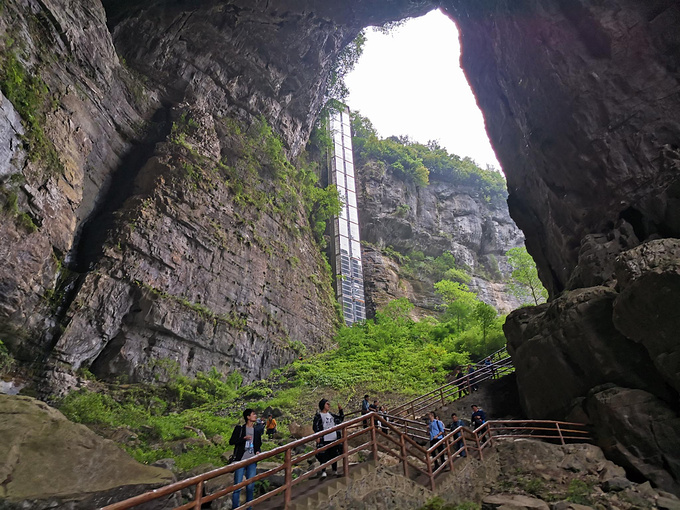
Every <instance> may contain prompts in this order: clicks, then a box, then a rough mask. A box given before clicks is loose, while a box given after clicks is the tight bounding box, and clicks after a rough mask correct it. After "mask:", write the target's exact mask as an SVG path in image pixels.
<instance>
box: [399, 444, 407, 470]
mask: <svg viewBox="0 0 680 510" xmlns="http://www.w3.org/2000/svg"><path fill="white" fill-rule="evenodd" d="M399 446H401V461H402V463H403V464H404V476H405V477H406V478H408V462H406V440H405V439H404V434H400V435H399Z"/></svg>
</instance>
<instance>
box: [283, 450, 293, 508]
mask: <svg viewBox="0 0 680 510" xmlns="http://www.w3.org/2000/svg"><path fill="white" fill-rule="evenodd" d="M283 464H284V466H285V478H284V480H285V486H286V489H285V490H284V492H283V508H284V509H287V508H288V507H289V506H290V501H291V500H292V499H293V466H292V463H291V450H290V448H288V449H287V450H286V453H285V454H284V460H283Z"/></svg>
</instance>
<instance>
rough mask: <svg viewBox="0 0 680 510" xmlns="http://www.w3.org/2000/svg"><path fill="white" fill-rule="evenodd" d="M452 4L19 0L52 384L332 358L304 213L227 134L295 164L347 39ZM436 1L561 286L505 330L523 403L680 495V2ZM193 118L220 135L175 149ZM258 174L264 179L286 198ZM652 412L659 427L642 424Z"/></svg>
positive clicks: (22, 234)
mask: <svg viewBox="0 0 680 510" xmlns="http://www.w3.org/2000/svg"><path fill="white" fill-rule="evenodd" d="M434 3H435V2H421V1H416V0H413V1H410V0H395V1H391V2H384V1H382V0H361V1H359V0H348V1H345V2H342V3H338V2H327V1H308V0H287V1H284V2H268V1H264V0H256V1H245V0H236V1H229V2H216V1H211V0H197V1H194V2H173V1H170V0H158V1H153V2H151V1H148V2H132V1H123V2H118V1H113V0H111V1H106V2H105V4H104V5H102V4H101V3H100V2H99V1H98V0H80V1H75V0H63V1H61V2H57V1H55V0H5V1H4V2H2V3H0V8H1V9H2V15H1V16H0V56H1V57H2V78H3V88H2V90H3V96H2V97H0V141H1V142H2V143H1V144H0V156H1V159H0V180H1V182H2V186H3V190H2V207H3V211H4V212H3V214H4V217H3V221H2V222H0V236H1V237H2V240H3V242H2V243H0V260H2V264H0V328H1V331H2V337H3V340H6V341H7V343H8V344H10V346H11V348H12V350H13V351H14V352H15V353H19V355H20V356H21V357H22V358H23V359H24V360H27V361H38V362H41V361H44V360H45V358H46V357H48V358H49V360H50V361H51V366H53V367H55V372H54V373H55V374H57V375H58V374H59V373H61V372H59V371H57V370H56V369H57V368H59V370H61V367H66V368H70V369H73V368H75V367H78V366H81V365H87V364H90V363H92V367H93V369H94V370H97V371H98V372H99V373H100V374H110V375H113V374H119V375H131V376H133V377H138V376H142V375H143V370H142V367H145V366H149V363H150V362H152V361H153V359H154V358H156V357H158V356H161V357H163V356H166V354H167V355H168V356H169V357H174V359H177V360H179V361H180V363H181V364H182V368H183V370H184V371H185V372H186V373H192V372H193V371H195V370H200V369H202V368H204V367H205V366H206V365H207V364H215V365H219V362H220V361H222V362H223V363H224V365H223V366H224V367H225V369H226V367H227V366H229V369H232V368H236V367H240V368H241V369H243V370H244V371H246V374H245V375H246V376H247V377H249V378H255V377H257V376H258V375H261V374H264V373H266V372H267V370H268V369H269V368H271V367H272V366H274V365H276V364H277V363H281V362H284V361H285V360H287V359H290V358H291V357H292V356H293V355H294V354H293V352H294V350H293V349H292V348H289V347H287V346H286V345H285V344H286V341H285V337H282V336H281V334H283V333H284V331H287V332H288V334H289V335H290V339H291V340H300V341H302V342H303V343H305V344H306V345H308V346H310V347H312V348H320V347H321V346H322V345H323V343H324V341H323V338H325V337H327V336H328V334H329V332H330V331H332V329H333V323H334V314H333V310H332V307H331V303H330V299H323V298H320V296H321V295H322V294H323V293H324V291H323V289H322V288H321V287H320V286H319V285H317V283H315V282H316V281H320V280H318V278H319V277H318V276H317V275H319V274H321V273H322V269H321V260H320V258H319V255H318V250H317V248H316V246H314V244H313V241H312V239H311V237H310V236H309V235H308V232H307V231H306V229H305V228H304V227H305V221H304V215H303V214H302V209H295V208H293V210H296V211H298V212H299V213H300V216H299V217H298V218H297V220H295V221H293V222H286V225H281V224H280V223H279V217H278V215H277V214H273V211H274V209H273V208H272V207H269V205H268V204H266V202H265V203H264V204H266V207H265V205H262V207H261V209H262V210H261V211H259V212H258V210H257V209H258V208H257V207H254V204H252V203H250V201H248V200H245V199H246V197H245V196H243V195H242V194H241V199H239V200H236V197H237V196H239V191H238V189H239V186H237V185H236V184H237V183H239V182H241V181H242V180H243V176H245V175H246V174H242V173H239V174H233V173H231V172H232V169H234V168H236V169H240V170H246V169H247V167H248V165H247V164H246V165H245V167H243V166H239V161H240V162H241V163H242V164H244V163H247V162H248V161H250V160H249V158H245V157H243V156H244V155H245V153H244V152H243V151H242V150H241V149H240V146H239V143H240V142H239V140H240V139H237V137H234V136H233V133H234V131H233V129H231V128H230V126H231V127H232V128H233V126H234V125H238V126H241V127H242V128H244V129H245V131H246V132H248V131H249V130H250V126H255V125H256V124H257V119H258V118H259V117H260V116H262V117H264V119H265V120H266V122H267V124H268V125H270V126H272V127H273V129H274V131H275V133H277V134H278V135H280V137H281V139H282V141H283V145H284V147H285V149H286V152H287V155H288V156H289V157H295V156H297V155H298V154H299V152H300V150H301V148H302V147H303V145H304V143H305V141H306V139H307V137H308V134H309V132H310V129H311V126H312V122H313V120H314V118H315V117H316V115H317V113H318V110H319V108H320V106H321V103H322V102H323V95H324V89H325V85H326V83H327V80H328V77H329V75H330V72H331V68H332V63H333V61H334V59H335V57H336V56H337V55H338V52H339V51H340V49H341V48H342V47H343V46H344V45H345V44H347V43H348V42H349V41H351V40H352V39H353V38H354V36H355V35H356V34H357V33H358V31H359V30H360V29H361V28H362V27H364V26H367V25H370V24H381V23H382V22H385V21H389V20H396V19H401V18H404V17H407V16H413V15H417V14H420V13H425V12H426V11H427V10H428V9H430V8H431V7H432V6H433V5H434ZM436 3H437V4H440V5H442V7H443V8H444V9H445V10H446V12H448V13H449V14H450V15H451V17H452V18H453V19H454V20H455V21H456V22H457V24H458V26H459V29H460V33H461V36H460V37H461V41H462V47H463V56H462V59H461V61H462V65H463V67H464V69H465V71H466V73H467V75H468V78H469V80H470V83H471V86H472V88H473V90H474V92H475V94H476V96H477V100H478V103H479V105H480V107H481V109H482V110H483V112H484V115H485V119H486V124H487V129H488V131H489V134H490V137H491V140H492V143H493V144H494V147H495V149H496V153H497V155H498V158H499V160H500V162H501V163H502V165H503V168H504V171H505V174H506V177H507V179H508V189H509V198H508V203H509V208H510V213H511V216H512V217H513V219H514V220H515V221H516V222H517V224H518V226H519V227H520V228H521V229H522V230H523V232H524V234H525V236H526V240H527V246H528V248H529V251H530V252H531V253H532V254H533V255H534V256H535V257H536V259H537V262H538V266H539V272H540V274H541V277H542V279H543V281H544V283H545V284H546V287H548V289H549V291H550V293H551V297H552V302H551V303H548V304H546V305H542V306H541V307H537V308H535V309H532V310H522V311H520V312H517V313H516V314H515V315H514V316H512V317H511V318H510V320H509V323H508V327H507V333H508V335H509V337H510V343H511V344H512V346H513V349H514V350H513V353H514V360H515V362H516V365H517V368H518V375H517V377H518V382H519V385H520V391H521V393H522V395H523V397H522V398H523V402H524V405H525V407H526V408H527V410H532V411H533V413H534V415H535V417H539V416H540V415H545V416H547V415H551V414H554V415H562V414H564V413H565V412H568V410H569V409H570V408H571V409H572V412H582V413H583V414H582V416H583V417H587V418H590V419H591V420H592V421H593V422H594V423H595V424H596V425H597V427H599V430H600V436H601V438H602V440H603V441H606V442H608V443H609V444H608V446H609V447H611V448H610V449H609V451H610V452H620V454H621V455H623V456H625V457H626V458H627V459H628V461H627V462H628V464H627V468H628V469H630V470H631V471H633V472H637V473H639V474H640V476H649V477H650V478H652V480H653V481H654V482H655V483H657V484H658V485H660V486H664V487H674V488H677V487H678V483H679V481H680V468H679V467H678V466H679V464H678V463H677V461H676V460H675V459H673V458H669V457H668V455H667V453H668V452H673V451H675V452H677V451H679V450H680V448H678V441H679V435H678V427H677V426H673V424H674V423H675V422H674V420H677V418H678V416H679V412H680V408H679V407H678V380H679V377H680V375H679V374H680V370H678V364H677V357H678V349H679V347H678V346H679V345H680V344H678V341H677V334H676V332H677V329H678V328H677V324H676V322H677V321H676V320H675V317H676V316H677V310H676V308H674V305H675V304H676V303H677V302H678V296H679V293H680V290H678V286H677V258H678V254H677V249H676V248H675V247H674V246H673V243H674V242H675V239H676V238H678V237H680V222H679V221H678V218H679V217H680V209H679V204H680V200H679V199H678V197H680V186H679V185H678V168H679V161H680V155H679V149H678V139H680V124H679V123H678V121H677V119H678V118H679V117H680V115H679V112H680V95H679V94H678V82H679V81H680V71H679V69H680V60H679V55H680V52H679V51H678V46H679V41H678V33H680V30H678V27H679V26H680V22H679V21H678V20H680V8H679V7H678V5H677V2H675V1H673V0H653V1H649V2H638V1H635V0H603V1H600V2H581V1H578V0H575V1H573V2H567V1H565V0H540V1H539V0H525V1H521V2H518V1H515V0H488V1H478V0H441V1H440V2H436ZM442 59H443V60H444V64H446V63H447V62H446V61H445V59H446V56H442ZM448 65H457V61H454V60H450V61H449V62H448ZM8 98H10V99H12V101H8ZM10 103H11V104H10ZM185 112H187V113H188V114H189V117H188V118H190V119H193V121H194V123H195V124H196V125H195V126H191V125H189V126H188V127H189V128H191V130H193V129H198V130H199V131H200V137H199V138H192V136H193V134H198V133H199V131H197V132H196V133H193V134H192V132H191V130H190V131H188V132H186V133H185V138H184V139H182V138H177V137H175V138H174V139H171V138H172V137H173V136H174V135H173V133H172V125H173V123H178V121H181V119H182V114H183V113H185ZM185 118H186V117H185ZM173 140H174V141H173ZM177 142H179V143H177ZM218 163H222V164H223V165H224V166H225V167H226V168H222V167H220V166H219V164H218ZM258 165H259V169H256V174H257V177H258V178H257V179H256V182H255V187H252V186H251V187H249V189H250V190H253V189H258V190H260V191H261V192H263V193H266V192H269V191H270V190H271V189H273V188H272V187H273V186H275V180H272V179H270V178H268V177H267V172H268V170H267V169H268V168H270V166H269V165H267V164H265V163H264V161H262V162H261V164H259V163H258ZM215 169H217V171H215ZM261 171H262V172H261ZM206 176H208V177H210V179H208V178H206ZM229 176H231V177H229ZM228 179H231V184H230V185H229V186H227V184H226V181H227V180H228ZM241 193H242V192H241ZM256 202H257V203H260V202H259V201H256ZM243 204H247V207H244V206H243ZM88 219H90V220H91V221H89V222H88V221H87V220H88ZM211 220H212V221H213V222H214V223H215V224H216V225H217V227H215V226H213V225H212V224H211ZM290 225H297V226H299V227H300V229H301V230H302V232H301V233H299V234H298V233H296V232H295V231H294V229H290V228H289V227H290ZM368 230H370V229H368ZM220 232H221V233H220ZM222 234H223V235H224V240H222ZM263 234H264V235H263ZM256 235H257V236H259V238H260V239H261V241H260V240H258V239H256V238H255V236H256ZM292 238H294V240H293V239H292ZM278 240H281V241H282V242H283V243H284V244H286V245H287V246H290V248H289V249H290V250H291V251H290V255H289V257H290V262H287V261H282V259H284V258H285V257H286V254H284V256H283V257H281V256H280V251H277V250H276V249H275V248H274V247H273V246H276V245H275V244H273V243H274V241H278ZM211 243H212V244H211ZM221 244H224V246H225V249H224V250H222V249H221V248H219V249H218V248H217V246H218V245H221ZM119 245H120V247H119ZM269 251H271V253H272V255H276V256H275V257H272V255H270V254H269V253H268V252H269ZM272 259H274V260H272ZM285 263H289V264H290V266H291V267H290V268H287V267H286V266H285ZM63 266H66V267H69V268H70V269H71V270H73V271H75V272H76V273H79V274H80V275H81V276H79V275H78V274H76V275H75V277H74V278H72V279H68V278H65V277H64V276H63V272H64V271H63ZM60 275H62V276H60ZM312 275H314V276H313V277H312ZM58 278H59V279H60V281H61V282H62V283H60V284H59V285H57V279H58ZM234 282H235V283H234ZM291 291H293V292H295V293H294V294H292V297H291V295H290V293H291ZM258 310H259V311H258ZM296 328H297V329H296ZM297 332H299V335H298V333H297ZM204 333H205V334H204ZM295 336H297V338H295ZM277 340H283V345H279V344H278V343H277ZM579 343H580V344H584V343H585V345H586V346H587V348H584V349H578V348H575V347H574V345H577V344H579ZM55 344H56V347H57V348H56V350H54V349H53V347H55ZM263 346H266V348H265V347H263ZM619 346H621V348H619ZM539 352H540V353H541V354H538V353H539ZM170 353H171V354H170ZM256 354H259V355H260V356H261V358H260V359H259V360H256V361H255V362H254V363H253V361H252V360H253V356H255V355H256ZM97 360H98V361H97ZM554 368H559V372H555V371H554V370H553V369H554ZM556 373H560V374H561V377H560V378H556V376H555V374H556ZM643 377H644V380H643ZM602 384H606V385H614V387H610V386H607V387H602V386H601V385H602ZM536 388H539V389H541V390H545V392H546V394H545V395H541V394H540V392H538V393H537V392H536V390H535V389H536ZM631 392H632V393H631ZM640 392H642V393H640ZM628 394H631V395H634V396H635V398H634V399H633V398H631V399H628V398H627V397H626V395H628ZM546 395H548V396H555V399H554V401H553V400H552V399H551V398H548V397H547V396H546ZM631 409H632V410H634V411H635V412H636V414H635V417H636V421H634V422H631V421H629V416H630V413H629V412H628V411H629V410H631ZM650 410H651V411H654V412H651V413H650V414H653V415H654V416H661V417H662V418H663V422H664V423H663V424H657V423H656V422H652V423H651V424H649V423H647V425H646V426H648V428H647V429H645V428H644V427H643V428H638V427H637V425H636V424H640V423H642V422H644V420H643V414H640V413H641V412H644V413H647V412H649V411H650ZM633 428H635V430H638V431H641V432H639V433H640V434H642V435H644V437H647V438H648V439H649V441H648V442H646V443H645V445H646V446H645V448H644V451H643V450H642V449H638V448H636V447H632V446H631V444H632V443H634V441H633V442H632V443H631V441H632V440H631V436H630V435H628V434H627V432H628V431H630V430H632V429H633ZM612 454H613V453H612ZM640 463H642V464H644V465H645V466H652V467H653V468H652V470H651V471H648V470H646V469H647V468H644V469H643V468H641V467H640ZM650 473H652V474H650ZM664 473H665V474H664Z"/></svg>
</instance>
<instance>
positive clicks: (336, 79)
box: [326, 30, 366, 101]
mask: <svg viewBox="0 0 680 510" xmlns="http://www.w3.org/2000/svg"><path fill="white" fill-rule="evenodd" d="M365 43H366V32H365V31H363V30H362V31H361V32H359V34H358V35H357V36H356V37H355V38H354V40H353V41H352V42H351V43H349V44H348V45H347V46H345V47H344V48H343V49H342V50H340V53H338V57H337V58H336V60H335V62H334V65H333V69H331V75H330V79H329V81H328V89H327V90H326V98H327V99H336V100H338V101H344V100H345V98H346V97H347V96H348V95H349V90H348V89H347V85H345V76H347V74H348V73H349V72H350V71H351V70H352V69H354V66H355V65H356V64H357V62H358V61H359V57H360V56H361V54H362V53H363V51H364V44H365Z"/></svg>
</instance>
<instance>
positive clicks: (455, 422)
mask: <svg viewBox="0 0 680 510" xmlns="http://www.w3.org/2000/svg"><path fill="white" fill-rule="evenodd" d="M464 426H465V422H464V421H463V420H461V419H460V418H458V415H457V414H456V413H453V414H452V415H451V425H449V429H450V430H451V431H454V430H456V429H457V428H458V427H464ZM461 435H462V434H461V433H460V432H456V433H455V434H454V435H453V440H454V441H455V442H454V444H453V448H454V450H455V451H458V450H460V449H461V448H462V447H463V441H461V440H460V436H461ZM466 455H467V454H466V453H465V450H463V451H462V452H460V456H461V457H465V456H466Z"/></svg>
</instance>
